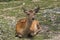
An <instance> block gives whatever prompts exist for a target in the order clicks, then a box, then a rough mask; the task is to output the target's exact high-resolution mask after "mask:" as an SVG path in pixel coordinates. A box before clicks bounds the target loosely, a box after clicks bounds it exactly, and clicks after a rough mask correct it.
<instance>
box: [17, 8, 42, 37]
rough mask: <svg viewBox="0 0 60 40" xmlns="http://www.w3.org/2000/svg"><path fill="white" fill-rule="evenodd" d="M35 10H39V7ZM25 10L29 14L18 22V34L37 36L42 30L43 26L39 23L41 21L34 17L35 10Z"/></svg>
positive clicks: (20, 35) (21, 35)
mask: <svg viewBox="0 0 60 40" xmlns="http://www.w3.org/2000/svg"><path fill="white" fill-rule="evenodd" d="M35 11H36V12H37V11H38V9H37V10H35ZM24 12H25V13H26V14H27V17H26V18H23V19H20V20H19V21H18V22H17V24H16V34H17V36H19V37H23V36H26V35H31V36H35V35H36V34H37V33H38V32H39V31H40V30H41V26H40V25H39V22H38V21H37V20H35V19H34V17H35V12H33V11H32V10H30V11H25V10H24Z"/></svg>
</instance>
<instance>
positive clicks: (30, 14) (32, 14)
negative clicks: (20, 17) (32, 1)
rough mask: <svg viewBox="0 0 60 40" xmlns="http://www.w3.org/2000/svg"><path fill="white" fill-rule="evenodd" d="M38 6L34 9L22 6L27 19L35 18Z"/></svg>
mask: <svg viewBox="0 0 60 40" xmlns="http://www.w3.org/2000/svg"><path fill="white" fill-rule="evenodd" d="M39 9H40V7H39V6H38V7H36V8H35V9H34V10H26V9H24V8H23V11H24V13H25V14H26V15H27V17H28V19H29V20H34V19H35V14H36V13H38V11H39Z"/></svg>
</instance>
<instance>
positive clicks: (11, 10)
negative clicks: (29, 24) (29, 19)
mask: <svg viewBox="0 0 60 40" xmlns="http://www.w3.org/2000/svg"><path fill="white" fill-rule="evenodd" d="M38 5H39V6H40V10H39V12H38V13H37V14H36V19H37V20H38V21H39V22H40V25H41V26H42V28H43V32H42V33H40V34H38V35H37V36H35V37H33V38H30V39H29V38H17V37H15V26H16V22H17V21H18V20H19V19H21V18H24V17H25V16H26V15H25V14H24V12H23V9H22V7H24V8H26V9H27V10H29V9H34V8H35V7H37V6H38ZM59 9H60V0H39V1H34V0H33V1H32V0H23V1H22V0H20V1H9V2H0V40H59V38H60V33H59V34H58V33H55V32H60V12H59V11H60V10H59ZM57 10H58V11H57ZM46 30H50V32H46ZM57 35H58V36H57ZM57 37H58V38H57Z"/></svg>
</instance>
